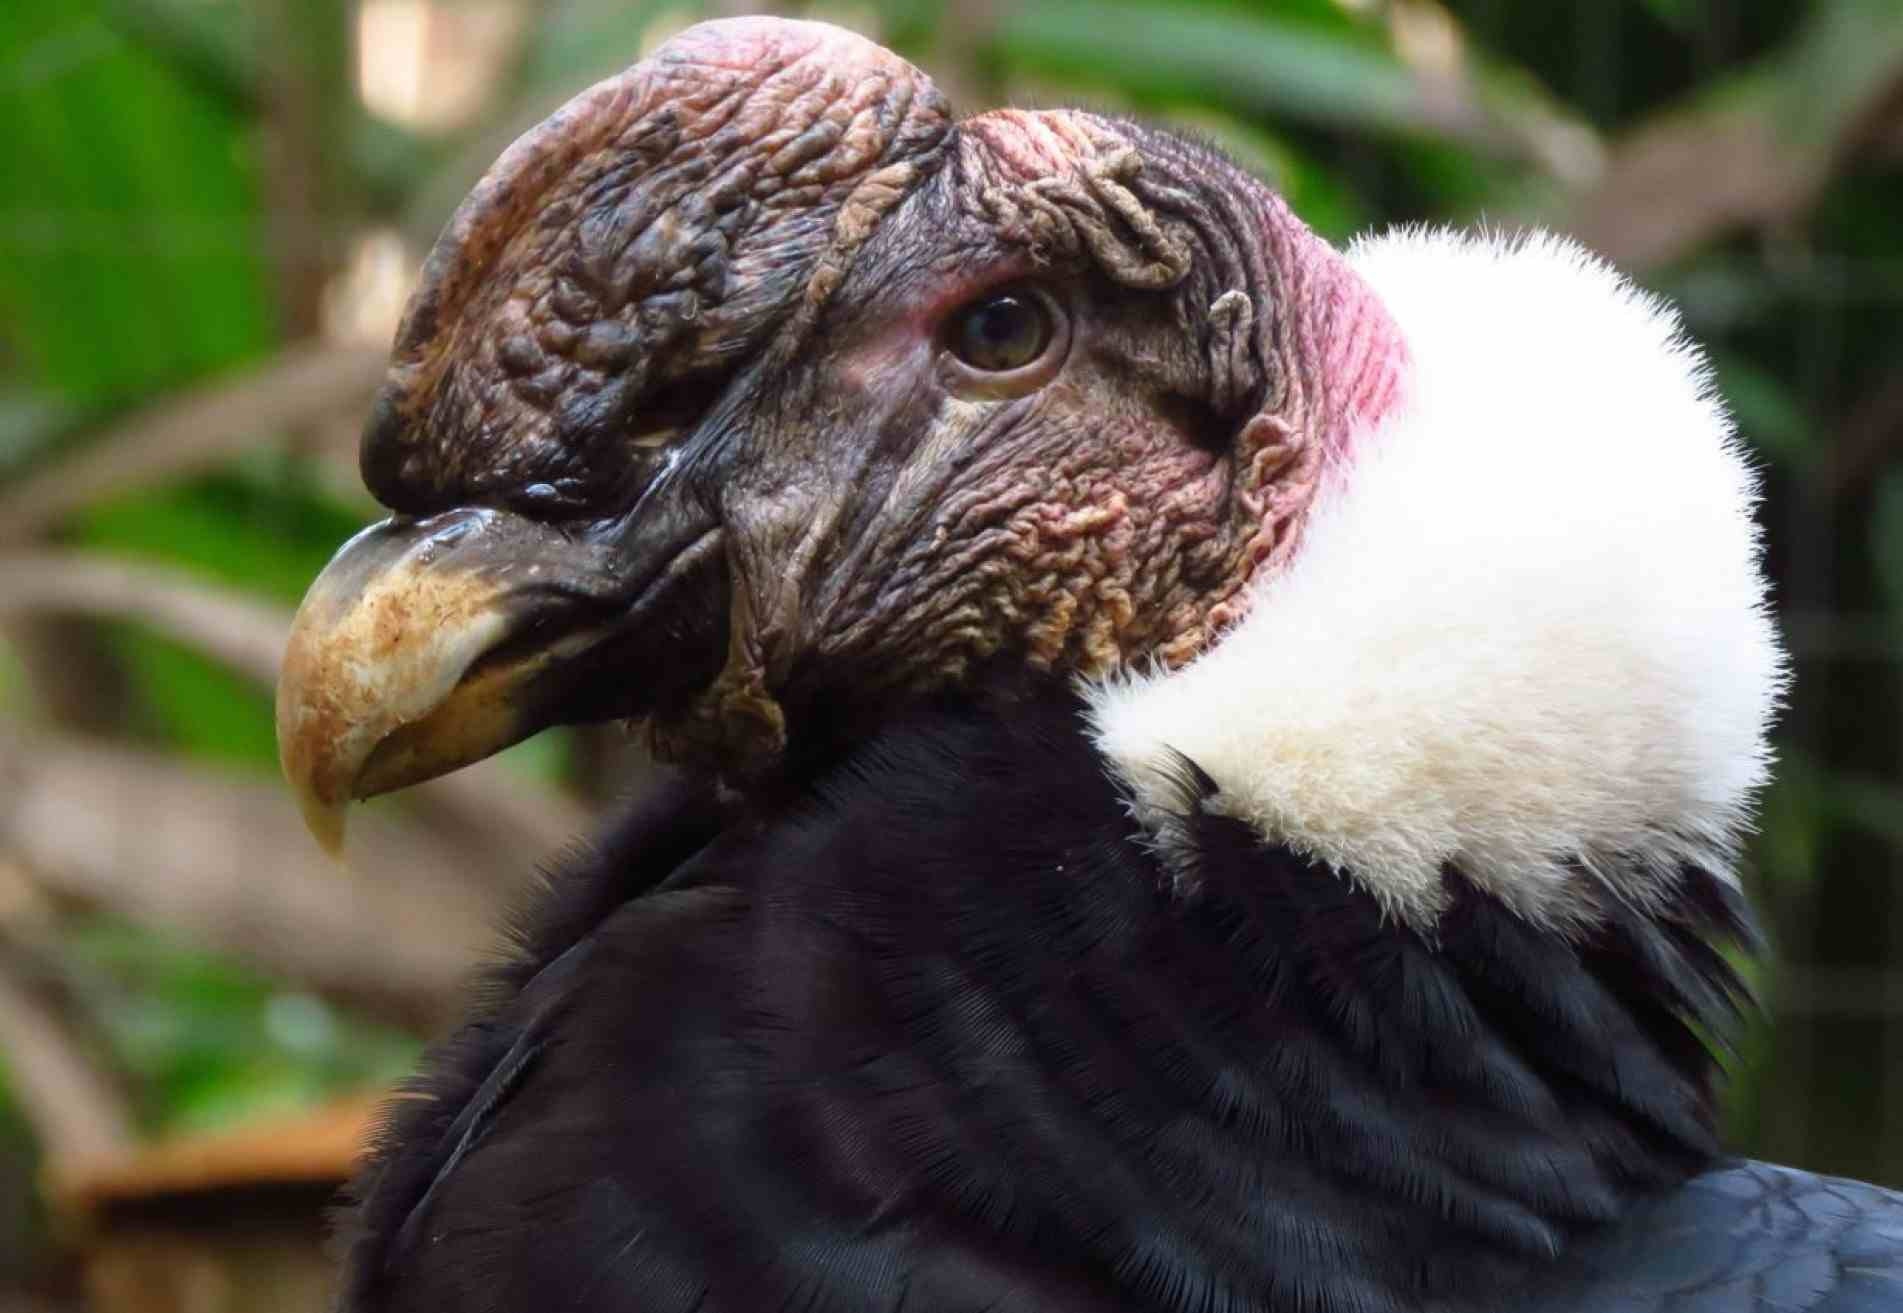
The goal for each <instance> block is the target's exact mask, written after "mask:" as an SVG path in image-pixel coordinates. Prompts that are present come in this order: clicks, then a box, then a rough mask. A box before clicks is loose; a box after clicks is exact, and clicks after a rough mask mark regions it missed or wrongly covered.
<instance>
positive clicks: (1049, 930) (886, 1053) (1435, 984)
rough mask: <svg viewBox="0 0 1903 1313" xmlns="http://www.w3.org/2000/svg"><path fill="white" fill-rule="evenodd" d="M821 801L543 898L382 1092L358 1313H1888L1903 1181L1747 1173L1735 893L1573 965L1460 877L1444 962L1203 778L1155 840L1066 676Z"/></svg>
mask: <svg viewBox="0 0 1903 1313" xmlns="http://www.w3.org/2000/svg"><path fill="white" fill-rule="evenodd" d="M809 779H810V783H808V784H806V785H805V786H804V787H801V788H798V789H795V790H792V791H790V792H789V793H788V794H787V795H786V796H784V797H782V798H780V799H778V800H777V801H774V802H771V803H761V804H756V805H753V806H750V807H744V808H739V809H736V810H733V811H728V810H726V809H723V808H722V807H721V806H720V805H718V804H717V803H716V802H715V801H714V800H713V799H712V797H711V795H710V794H709V793H708V792H706V791H705V790H703V789H701V788H700V787H698V786H696V785H694V784H692V783H690V782H685V781H677V782H675V783H673V784H671V785H669V786H668V787H666V788H665V789H663V790H662V791H661V793H660V794H658V795H657V796H656V797H655V798H653V799H651V800H649V802H648V803H646V804H645V805H644V806H643V807H641V808H640V809H638V810H637V811H636V813H635V814H634V816H633V817H632V818H631V819H630V820H629V821H628V822H627V823H626V824H625V825H624V826H623V827H622V828H621V830H620V831H619V832H618V833H617V834H616V835H615V836H613V838H612V839H611V840H610V841H609V843H608V844H607V845H606V846H605V848H604V849H603V850H602V851H601V852H600V853H598V854H597V855H595V856H593V857H591V858H588V859H585V860H581V861H577V862H576V863H574V864H573V865H572V867H571V869H569V870H567V871H566V872H564V873H562V874H561V875H560V876H559V877H558V878H557V879H556V881H555V883H554V887H553V889H552V890H551V891H550V892H549V894H548V895H547V897H546V899H545V900H544V904H543V906H542V907H541V909H540V911H539V912H538V914H537V916H536V918H535V921H534V922H533V924H532V925H531V926H530V927H529V928H528V929H527V931H526V932H525V933H524V935H523V936H522V944H523V947H522V952H521V954H520V956H519V958H517V959H516V960H515V961H513V962H512V963H511V964H510V965H508V966H506V967H505V968H503V969H502V970H500V971H499V972H498V973H497V974H496V976H495V978H494V980H493V981H492V982H491V989H492V992H491V995H490V997H489V999H488V1001H487V1003H486V1005H485V1007H484V1008H483V1010H482V1012H481V1014H480V1016H479V1019H477V1020H475V1021H473V1022H471V1023H470V1024H469V1025H468V1026H467V1027H466V1028H465V1029H464V1030H463V1031H462V1032H461V1033H460V1034H458V1035H457V1036H455V1037H454V1038H453V1039H451V1040H450V1041H449V1042H448V1043H447V1044H446V1045H445V1046H444V1047H443V1048H442V1049H441V1050H440V1051H439V1052H438V1053H436V1054H435V1055H434V1056H433V1057H432V1059H431V1060H430V1062H429V1064H428V1066H427V1069H426V1074H425V1076H424V1077H422V1078H421V1079H420V1082H419V1084H418V1087H417V1092H418V1093H420V1094H422V1095H424V1096H426V1097H424V1098H421V1099H415V1098H412V1099H405V1100H401V1101H399V1102H398V1103H396V1104H395V1105H394V1111H393V1113H392V1119H391V1122H390V1125H389V1127H388V1128H387V1133H386V1136H385V1139H384V1143H383V1147H382V1148H381V1150H380V1151H379V1153H378V1154H377V1155H376V1157H375V1159H374V1161H373V1164H372V1165H371V1167H370V1168H369V1169H368V1170H367V1171H366V1173H365V1176H364V1178H363V1181H362V1182H361V1184H360V1187H359V1193H360V1195H361V1203H360V1206H359V1208H358V1210H357V1212H356V1214H355V1217H354V1219H353V1222H352V1228H353V1230H352V1237H351V1245H350V1272H349V1278H348V1288H347V1290H346V1292H345V1296H344V1300H343V1307H344V1308H345V1309H346V1310H349V1311H350V1313H371V1311H373V1310H374V1311H376V1313H410V1311H417V1313H421V1311H422V1310H429V1311H430V1313H444V1311H445V1310H457V1311H458V1313H487V1311H491V1310H493V1311H496V1313H501V1311H503V1310H508V1311H510V1313H517V1311H520V1310H536V1311H537V1313H542V1311H544V1310H546V1311H547V1313H555V1311H556V1310H576V1311H578V1313H579V1311H586V1313H596V1311H598V1310H600V1311H606V1310H628V1311H633V1310H641V1311H642V1313H688V1311H689V1310H700V1311H701V1313H717V1311H720V1313H725V1311H737V1313H772V1311H773V1310H781V1309H788V1310H790V1309H802V1310H805V1309H813V1310H817V1309H839V1310H868V1311H871V1310H880V1311H886V1313H899V1311H900V1310H905V1311H907V1313H953V1311H954V1310H959V1311H963V1310H972V1311H974V1313H975V1311H976V1310H981V1309H988V1310H1007V1309H1019V1310H1038V1311H1039V1313H1056V1311H1058V1310H1080V1311H1081V1310H1092V1311H1095V1310H1103V1311H1106V1313H1107V1311H1108V1310H1120V1311H1123V1313H1136V1311H1139V1310H1142V1311H1148V1310H1156V1311H1158V1313H1161V1311H1164V1310H1168V1311H1169V1313H1192V1311H1197V1313H1200V1311H1203V1310H1212V1311H1213V1310H1238V1311H1239V1310H1264V1311H1274V1313H1295V1311H1297V1310H1301V1311H1304V1313H1409V1311H1412V1310H1424V1309H1435V1310H1446V1311H1448V1313H1453V1311H1455V1310H1469V1309H1473V1310H1479V1309H1495V1308H1498V1309H1507V1308H1514V1309H1518V1308H1536V1309H1542V1310H1545V1309H1550V1310H1553V1313H1610V1311H1611V1310H1627V1309H1631V1310H1642V1311H1649V1310H1658V1311H1659V1313H1664V1311H1665V1310H1678V1311H1680V1313H1693V1311H1694V1310H1698V1311H1700V1313H1703V1311H1705V1310H1711V1311H1712V1313H1717V1311H1718V1310H1724V1311H1725V1313H1731V1311H1732V1310H1738V1311H1740V1313H1770V1311H1771V1310H1774V1309H1775V1310H1785V1309H1793V1310H1798V1309H1802V1310H1813V1311H1814V1313H1877V1311H1878V1310H1879V1309H1882V1310H1894V1309H1897V1308H1903V1284H1899V1280H1900V1279H1903V1268H1899V1259H1898V1254H1899V1253H1903V1197H1899V1196H1897V1195H1893V1194H1889V1193H1886V1192H1883V1191H1878V1190H1874V1189H1872V1188H1870V1187H1864V1186H1852V1185H1847V1184H1845V1183H1840V1182H1831V1181H1825V1180H1822V1179H1820V1178H1815V1177H1807V1176H1804V1175H1802V1174H1798V1173H1789V1172H1783V1171H1781V1170H1779V1169H1772V1168H1767V1167H1763V1166H1761V1165H1756V1164H1745V1165H1733V1166H1725V1165H1721V1164H1719V1162H1718V1160H1717V1157H1716V1154H1717V1149H1716V1145H1715V1143H1714V1140H1713V1136H1712V1132H1711V1125H1712V1087H1711V1086H1712V1078H1713V1073H1714V1066H1713V1062H1712V1059H1711V1058H1710V1056H1709V1054H1708V1053H1707V1050H1706V1047H1705V1045H1704V1043H1703V1042H1702V1041H1701V1039H1700V1035H1699V1032H1700V1031H1721V1030H1722V1029H1723V1026H1724V1024H1725V1022H1726V1020H1727V1017H1728V1014H1729V1013H1730V1012H1731V1010H1732V1009H1733V1007H1734V1000H1735V999H1736V997H1737V992H1738V990H1737V982H1736V981H1735V979H1734V978H1733V976H1732V974H1731V972H1730V970H1729V968H1728V967H1727V966H1726V965H1725V962H1724V960H1723V959H1722V957H1721V956H1720V955H1719V953H1718V951H1717V948H1716V947H1715V945H1717V944H1720V943H1722V942H1724V941H1726V940H1729V939H1737V938H1740V937H1744V936H1747V935H1748V933H1749V932H1748V929H1747V927H1746V925H1745V922H1744V914H1743V912H1742V910H1741V906H1740V904H1739V902H1738V900H1737V898H1736V895H1735V893H1734V892H1733V891H1731V890H1730V889H1729V888H1728V887H1726V886H1725V885H1723V884H1722V883H1721V882H1719V881H1717V880H1716V879H1713V878H1711V877H1709V876H1707V875H1705V874H1704V873H1701V872H1697V871H1688V872H1686V873H1685V875H1684V879H1683V885H1682V891H1681V897H1680V898H1679V900H1678V902H1677V903H1676V904H1675V911H1674V912H1673V914H1672V915H1670V916H1664V917H1661V916H1658V915H1656V914H1647V915H1641V914H1640V913H1638V912H1637V911H1635V910H1633V909H1630V908H1626V907H1623V906H1621V905H1619V904H1617V903H1612V902H1608V904H1607V905H1606V906H1605V907H1604V908H1603V909H1602V911H1603V914H1604V915H1603V918H1602V925H1601V928H1600V929H1599V930H1598V931H1597V932H1595V933H1594V934H1592V935H1591V936H1589V937H1587V938H1585V939H1584V940H1583V941H1581V942H1576V943H1574V942H1568V941H1566V940H1564V939H1562V938H1561V937H1559V936H1557V935H1555V934H1552V933H1549V932H1545V931H1542V930H1540V929H1537V928H1535V927H1533V926H1531V925H1529V924H1528V923H1526V922H1524V921H1522V920H1520V919H1519V918H1517V917H1515V916H1514V915H1512V914H1511V913H1509V912H1508V911H1506V910H1505V909H1504V908H1503V907H1502V906H1501V905H1499V904H1498V903H1497V902H1495V901H1493V900H1492V899H1490V898H1489V897H1487V896H1485V895H1484V894H1482V893H1481V892H1479V891H1478V890H1476V889H1474V888H1473V887H1472V886H1470V885H1467V884H1466V883H1465V882H1464V881H1462V879H1461V878H1460V876H1459V874H1458V873H1457V872H1451V871H1450V872H1448V873H1446V877H1445V878H1446V880H1447V881H1448V885H1449V890H1450V893H1451V896H1452V908H1451V910H1450V911H1449V912H1448V913H1447V914H1446V915H1445V916H1444V917H1443V919H1442V921H1441V923H1440V925H1439V927H1438V935H1437V937H1436V938H1435V939H1434V940H1432V941H1430V940H1428V939H1426V938H1423V937H1422V936H1420V935H1418V934H1416V933H1415V932H1413V931H1411V930H1409V929H1406V928H1404V927H1401V926H1398V925H1396V924H1395V923H1393V922H1392V921H1388V920H1385V919H1384V918H1383V917H1382V916H1381V914H1380V912H1379V909H1378V907H1377V905H1376V903H1375V901H1374V900H1373V899H1372V898H1371V897H1370V896H1369V895H1368V894H1367V893H1365V892H1364V891H1363V890H1362V889H1360V888H1359V887H1358V886H1357V885H1355V884H1354V883H1353V882H1352V881H1351V880H1348V879H1344V878H1341V877H1339V876H1337V875H1335V874H1332V873H1330V872H1327V871H1324V870H1318V869H1315V868H1313V867H1311V866H1310V865H1309V864H1308V863H1306V862H1305V861H1303V860H1301V859H1299V858H1298V857H1296V856H1294V855H1293V854H1291V853H1289V852H1286V851H1282V850H1278V849H1273V848H1266V847H1264V846H1263V845H1262V843H1261V841H1260V840H1259V839H1258V838H1257V836H1256V835H1255V834H1254V833H1253V832H1252V831H1250V830H1249V829H1247V828H1246V827H1245V826H1243V825H1242V824H1241V823H1239V822H1237V821H1234V820H1231V819H1227V818H1224V817H1222V816H1220V815H1217V814H1214V813H1213V812H1212V811H1211V810H1209V809H1207V808H1205V807H1204V805H1203V804H1204V802H1205V800H1206V797H1207V794H1208V791H1209V790H1210V788H1211V785H1210V783H1209V781H1208V780H1207V779H1206V777H1203V776H1202V775H1201V772H1200V771H1198V770H1197V769H1196V768H1195V766H1194V763H1185V766H1184V769H1183V771H1182V781H1181V791H1182V795H1183V796H1182V799H1181V803H1182V806H1181V811H1180V816H1179V817H1178V818H1177V819H1176V820H1175V821H1174V822H1172V824H1171V826H1170V833H1169V835H1168V836H1167V840H1166V844H1165V846H1166V847H1167V848H1168V849H1169V855H1168V856H1167V858H1165V857H1164V856H1160V855H1159V852H1158V843H1157V842H1156V841H1155V840H1154V839H1153V838H1152V837H1150V836H1145V835H1142V834H1139V833H1138V832H1137V831H1136V827H1135V825H1134V824H1133V822H1132V821H1131V820H1130V818H1129V815H1128V813H1127V811H1126V807H1125V803H1124V800H1123V798H1122V797H1121V796H1120V794H1119V792H1118V789H1117V787H1116V786H1115V784H1114V783H1113V781H1112V780H1111V779H1110V777H1109V776H1108V774H1107V773H1106V771H1105V769H1104V764H1103V762H1102V760H1101V759H1100V758H1099V757H1098V756H1097V754H1096V753H1095V751H1094V750H1093V749H1092V747H1091V745H1090V743H1089V742H1088V740H1087V737H1086V735H1085V733H1084V728H1083V722H1082V719H1081V717H1080V714H1079V708H1078V706H1077V704H1076V702H1075V700H1074V699H1073V698H1072V697H1071V696H1070V694H1069V693H1068V692H1066V691H1064V690H1062V689H1058V688H1050V689H1045V690H1043V691H1041V692H1039V693H1038V694H1036V695H1035V696H1032V697H1029V698H1019V699H1013V700H1009V701H1005V700H1000V699H995V698H978V699H974V700H969V701H966V702H964V703H963V704H962V705H961V706H960V707H956V708H951V707H936V708H930V709H925V710H921V711H919V712H918V713H916V714H915V715H913V716H911V717H910V718H909V719H906V720H904V721H902V722H900V723H897V724H894V725H891V726H889V727H887V728H884V729H882V730H880V731H878V732H876V733H875V734H873V735H871V736H870V737H869V738H867V739H866V740H864V741H863V742H861V743H859V744H858V745H857V746H855V747H854V748H852V749H851V750H850V751H847V752H845V753H843V754H841V755H839V756H838V757H836V758H834V759H832V760H830V761H828V762H826V763H824V764H822V765H817V766H816V767H815V769H814V770H813V771H812V772H810V775H809ZM1694 1178H1695V1179H1694ZM1688 1180H1689V1181H1691V1184H1689V1185H1686V1184H1684V1183H1685V1182H1687V1181H1688Z"/></svg>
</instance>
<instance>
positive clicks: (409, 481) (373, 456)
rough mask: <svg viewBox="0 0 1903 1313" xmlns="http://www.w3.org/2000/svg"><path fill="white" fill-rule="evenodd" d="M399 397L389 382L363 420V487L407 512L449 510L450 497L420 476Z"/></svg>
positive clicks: (360, 455)
mask: <svg viewBox="0 0 1903 1313" xmlns="http://www.w3.org/2000/svg"><path fill="white" fill-rule="evenodd" d="M397 396H398V391H397V389H396V388H395V387H394V386H393V385H388V384H386V385H385V386H384V388H383V389H382V390H381V391H380V392H378V393H377V399H376V401H374V402H373V403H372V404H371V407H370V416H369V418H368V419H367V420H366V421H365V423H364V428H363V444H362V446H361V447H360V448H359V449H358V453H357V466H358V469H359V471H360V472H361V473H362V475H363V483H364V486H365V487H366V488H368V489H370V495H371V496H373V497H375V498H376V499H377V500H378V501H380V502H382V503H383V504H384V505H385V506H388V507H389V508H390V509H391V510H393V511H399V512H402V513H404V514H407V515H428V514H429V513H431V512H432V511H439V510H444V509H447V508H448V506H449V505H450V499H448V498H446V497H444V496H443V494H442V490H441V489H439V488H437V487H436V486H435V484H434V481H433V480H429V479H425V478H418V477H417V469H416V466H417V463H418V462H416V461H415V459H414V456H415V454H416V452H415V444H414V443H413V442H412V441H410V439H409V437H408V435H407V434H406V432H405V428H406V425H405V423H404V420H403V416H402V414H401V412H400V410H399V408H398V406H397Z"/></svg>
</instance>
